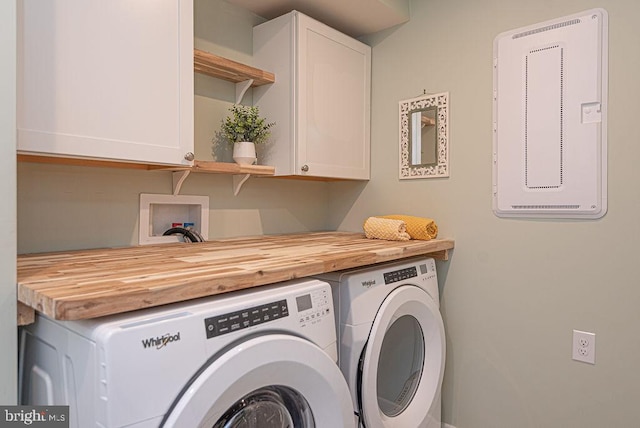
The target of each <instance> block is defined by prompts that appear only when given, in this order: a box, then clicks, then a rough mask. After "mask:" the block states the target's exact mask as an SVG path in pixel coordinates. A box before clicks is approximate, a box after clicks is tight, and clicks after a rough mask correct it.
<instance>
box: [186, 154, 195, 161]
mask: <svg viewBox="0 0 640 428" xmlns="http://www.w3.org/2000/svg"><path fill="white" fill-rule="evenodd" d="M184 158H185V160H188V161H192V160H194V159H195V158H196V157H195V155H194V154H193V153H192V152H187V154H185V155H184Z"/></svg>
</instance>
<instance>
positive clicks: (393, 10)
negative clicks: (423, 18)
mask: <svg viewBox="0 0 640 428" xmlns="http://www.w3.org/2000/svg"><path fill="white" fill-rule="evenodd" d="M227 1H228V2H229V3H232V4H235V5H238V6H241V7H243V8H245V9H248V10H250V11H252V12H253V13H255V14H256V15H259V16H262V17H263V18H266V19H272V18H275V17H278V16H280V15H283V14H285V13H287V12H290V11H292V10H297V11H299V12H302V13H304V14H305V15H308V16H310V17H312V18H315V19H317V20H318V21H320V22H323V23H325V24H327V25H329V26H330V27H333V28H335V29H337V30H339V31H342V32H343V33H345V34H348V35H350V36H352V37H359V36H362V35H365V34H371V33H375V32H377V31H380V30H384V29H386V28H390V27H393V26H394V25H398V24H402V23H403V22H407V21H408V20H409V0H227Z"/></svg>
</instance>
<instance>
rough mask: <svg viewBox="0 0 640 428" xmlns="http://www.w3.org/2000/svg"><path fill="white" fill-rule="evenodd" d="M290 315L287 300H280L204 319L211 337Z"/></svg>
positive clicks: (208, 334) (208, 336)
mask: <svg viewBox="0 0 640 428" xmlns="http://www.w3.org/2000/svg"><path fill="white" fill-rule="evenodd" d="M288 316H289V305H288V304H287V301H286V300H279V301H275V302H271V303H267V304H264V305H258V306H253V307H251V308H246V309H242V310H240V311H234V312H228V313H226V314H223V315H217V316H215V317H211V318H206V319H205V320H204V325H205V328H206V331H207V339H211V338H212V337H216V336H220V335H223V334H226V333H231V332H234V331H238V330H242V329H243V328H248V327H252V326H254V325H258V324H263V323H266V322H269V321H274V320H277V319H280V318H284V317H288Z"/></svg>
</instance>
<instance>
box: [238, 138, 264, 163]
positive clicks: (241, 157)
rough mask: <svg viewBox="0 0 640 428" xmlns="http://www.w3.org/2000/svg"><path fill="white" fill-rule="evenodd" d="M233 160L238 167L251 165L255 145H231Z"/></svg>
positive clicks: (253, 159)
mask: <svg viewBox="0 0 640 428" xmlns="http://www.w3.org/2000/svg"><path fill="white" fill-rule="evenodd" d="M233 160H234V161H236V163H238V164H240V165H253V164H254V163H256V162H257V161H258V159H257V158H256V145H255V143H252V142H250V141H239V142H237V143H233Z"/></svg>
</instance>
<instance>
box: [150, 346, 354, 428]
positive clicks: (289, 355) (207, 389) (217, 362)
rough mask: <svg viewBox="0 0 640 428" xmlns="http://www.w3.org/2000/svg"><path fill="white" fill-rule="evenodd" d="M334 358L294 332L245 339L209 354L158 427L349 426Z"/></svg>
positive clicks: (346, 394) (346, 400) (346, 396)
mask: <svg viewBox="0 0 640 428" xmlns="http://www.w3.org/2000/svg"><path fill="white" fill-rule="evenodd" d="M353 426H354V420H353V407H352V406H351V398H350V395H349V389H348V387H347V384H346V381H345V380H344V377H343V376H342V373H341V372H340V369H339V368H338V366H337V365H336V363H335V362H334V361H333V360H332V359H331V358H330V357H329V356H328V355H327V354H326V353H325V352H324V351H323V350H322V349H320V348H319V347H318V346H316V345H314V344H313V343H311V342H309V341H308V340H304V339H301V338H299V337H296V336H289V335H285V334H268V335H264V336H257V337H254V338H251V339H248V340H246V341H244V342H241V343H239V344H238V345H236V346H234V347H232V348H231V349H229V350H228V351H227V352H224V353H223V354H221V355H220V356H218V357H217V358H212V359H211V360H209V361H208V362H207V364H205V365H204V366H203V367H202V368H201V370H200V371H199V372H198V373H197V374H196V375H195V376H194V377H193V378H192V379H191V380H190V381H189V383H188V384H187V385H186V386H185V388H183V390H182V392H181V394H180V395H179V396H178V397H177V398H176V400H175V401H174V402H173V404H172V405H171V408H170V409H169V412H168V413H167V415H165V418H164V420H163V422H162V423H161V427H167V428H168V427H172V428H183V427H206V428H212V427H215V428H249V427H252V428H253V427H260V428H263V427H264V428H271V427H274V428H285V427H291V428H314V427H336V428H339V427H353Z"/></svg>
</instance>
